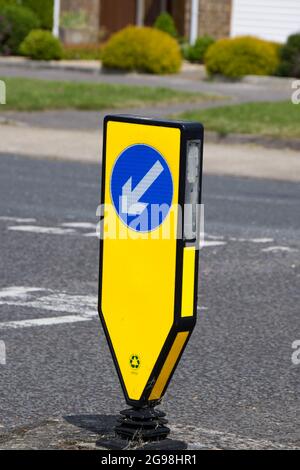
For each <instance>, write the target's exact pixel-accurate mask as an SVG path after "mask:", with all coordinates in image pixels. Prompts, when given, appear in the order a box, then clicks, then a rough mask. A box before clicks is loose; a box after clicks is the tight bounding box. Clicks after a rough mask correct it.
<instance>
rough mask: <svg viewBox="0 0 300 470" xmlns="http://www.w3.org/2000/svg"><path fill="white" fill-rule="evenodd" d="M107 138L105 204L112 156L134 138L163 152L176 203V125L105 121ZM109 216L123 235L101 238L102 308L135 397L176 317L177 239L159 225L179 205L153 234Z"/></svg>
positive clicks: (130, 394)
mask: <svg viewBox="0 0 300 470" xmlns="http://www.w3.org/2000/svg"><path fill="white" fill-rule="evenodd" d="M106 142H107V143H106V171H105V204H112V200H111V194H110V179H111V174H112V170H113V166H114V164H115V161H116V159H117V158H118V156H119V155H120V154H121V153H122V152H123V151H124V150H125V149H126V148H127V147H129V146H131V145H135V144H145V145H149V146H152V147H154V148H155V149H156V150H157V151H158V152H160V153H161V155H162V156H163V157H164V158H165V160H166V161H167V163H168V165H169V168H170V171H171V174H172V178H173V189H174V191H173V204H177V203H178V184H179V163H180V130H179V129H177V128H168V127H160V126H151V125H144V124H133V123H124V122H115V121H109V122H108V124H107V140H106ZM112 217H113V218H114V220H113V222H114V223H115V224H116V230H117V231H120V232H122V234H123V238H124V239H110V238H107V237H106V238H104V243H103V271H102V302H101V305H102V313H103V316H104V319H105V323H106V326H107V329H108V333H109V336H110V340H111V342H112V345H113V348H114V351H115V354H116V358H117V361H118V364H119V368H120V371H121V374H122V377H123V380H124V383H125V387H126V390H127V394H128V397H129V398H130V399H131V400H139V399H140V397H141V395H142V392H143V390H144V388H145V386H146V384H147V381H148V379H149V376H150V374H151V372H152V370H153V367H154V365H155V363H156V361H157V358H158V356H159V354H160V351H161V349H162V347H163V345H164V343H165V340H166V338H167V336H168V333H169V331H170V329H171V326H172V324H173V320H174V297H175V272H176V242H177V241H176V237H174V236H173V237H171V238H168V239H162V238H161V230H163V228H164V226H165V225H166V224H170V221H171V218H173V220H172V222H173V224H174V225H175V226H177V211H176V210H175V211H171V212H170V213H169V215H168V216H167V217H166V219H165V220H164V222H163V224H162V226H160V227H159V228H157V229H156V230H154V231H153V232H151V238H149V235H148V234H147V235H148V237H146V238H145V236H144V235H143V234H140V233H137V232H134V231H133V230H131V229H130V228H129V227H127V226H126V225H125V224H124V223H123V222H122V221H121V219H120V218H119V217H118V215H117V213H116V212H113V216H112ZM120 267H121V268H120ZM137 359H138V360H137ZM133 365H135V366H138V367H135V368H133V367H132V366H133Z"/></svg>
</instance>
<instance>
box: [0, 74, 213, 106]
mask: <svg viewBox="0 0 300 470" xmlns="http://www.w3.org/2000/svg"><path fill="white" fill-rule="evenodd" d="M0 78H1V79H2V80H3V81H4V82H5V84H6V96H7V104H6V105H5V106H3V108H2V109H3V110H16V111H43V110H51V109H80V110H100V109H108V108H114V109H117V108H122V107H143V106H148V105H167V104H177V103H181V102H195V100H196V101H199V102H201V101H207V100H213V99H215V98H216V97H214V96H211V95H205V94H199V93H189V92H183V91H177V90H172V89H170V88H154V87H141V86H127V85H115V84H106V83H86V82H68V81H48V80H38V79H28V78H15V77H7V78H5V77H0Z"/></svg>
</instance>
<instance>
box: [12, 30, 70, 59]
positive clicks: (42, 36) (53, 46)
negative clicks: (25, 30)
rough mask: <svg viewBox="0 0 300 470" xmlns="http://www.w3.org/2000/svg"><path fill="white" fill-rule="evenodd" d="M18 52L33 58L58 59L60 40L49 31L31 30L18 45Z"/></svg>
mask: <svg viewBox="0 0 300 470" xmlns="http://www.w3.org/2000/svg"><path fill="white" fill-rule="evenodd" d="M20 52H21V54H22V55H25V56H26V57H30V58H31V59H33V60H59V59H61V58H62V55H63V49H62V46H61V43H60V41H59V40H58V39H57V38H55V37H54V36H52V34H51V33H50V32H49V31H44V30H41V29H37V30H33V31H31V32H30V33H29V34H28V36H27V37H26V38H25V39H24V41H23V42H22V44H21V46H20Z"/></svg>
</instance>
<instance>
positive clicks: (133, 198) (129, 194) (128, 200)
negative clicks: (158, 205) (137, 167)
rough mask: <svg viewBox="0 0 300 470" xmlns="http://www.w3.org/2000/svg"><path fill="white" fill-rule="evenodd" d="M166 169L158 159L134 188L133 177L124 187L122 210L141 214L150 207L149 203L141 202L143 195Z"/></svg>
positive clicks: (130, 213)
mask: <svg viewBox="0 0 300 470" xmlns="http://www.w3.org/2000/svg"><path fill="white" fill-rule="evenodd" d="M163 171H164V168H163V166H162V164H161V163H160V162H159V160H157V162H156V163H154V165H153V166H152V168H151V169H150V170H149V171H148V173H146V175H145V176H144V177H143V178H142V179H141V181H140V182H139V183H138V184H137V185H136V187H135V188H134V189H132V177H131V178H129V179H128V181H127V182H126V183H125V184H124V186H123V188H122V197H121V207H122V212H123V213H125V214H128V215H139V214H141V213H142V212H143V210H145V209H146V208H147V207H148V203H145V202H140V199H141V197H142V196H143V195H144V194H145V192H146V191H147V190H148V189H149V188H150V187H151V186H152V184H153V183H154V182H155V181H156V180H157V178H158V177H159V176H160V174H161V173H162V172H163Z"/></svg>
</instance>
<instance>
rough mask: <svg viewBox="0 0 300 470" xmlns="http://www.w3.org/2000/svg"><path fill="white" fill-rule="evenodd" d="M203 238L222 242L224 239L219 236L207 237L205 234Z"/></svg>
mask: <svg viewBox="0 0 300 470" xmlns="http://www.w3.org/2000/svg"><path fill="white" fill-rule="evenodd" d="M205 238H210V239H211V240H224V237H223V236H221V235H208V234H207V233H206V234H205Z"/></svg>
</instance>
